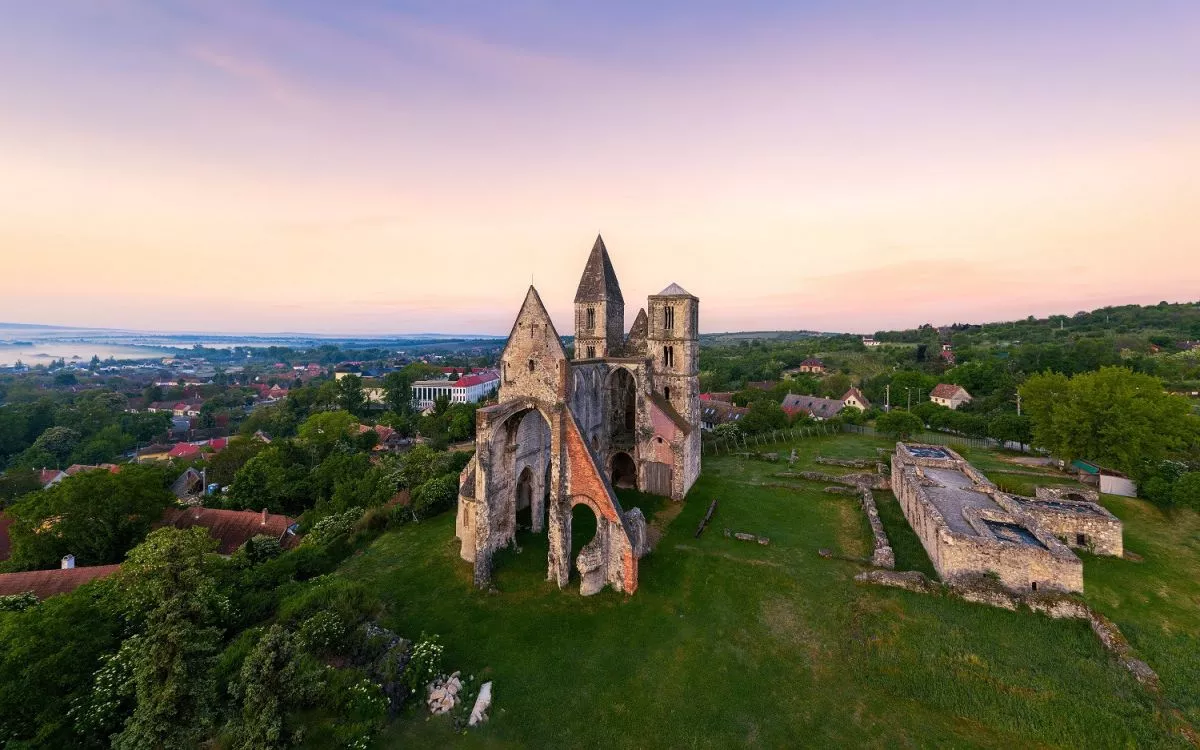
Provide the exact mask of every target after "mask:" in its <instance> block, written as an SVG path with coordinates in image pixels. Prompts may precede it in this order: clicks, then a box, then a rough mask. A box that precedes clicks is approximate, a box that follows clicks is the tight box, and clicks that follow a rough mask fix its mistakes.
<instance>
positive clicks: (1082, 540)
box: [1075, 534, 1088, 547]
mask: <svg viewBox="0 0 1200 750" xmlns="http://www.w3.org/2000/svg"><path fill="white" fill-rule="evenodd" d="M1087 541H1088V538H1087V534H1076V535H1075V543H1076V544H1078V545H1079V546H1080V547H1086V546H1087Z"/></svg>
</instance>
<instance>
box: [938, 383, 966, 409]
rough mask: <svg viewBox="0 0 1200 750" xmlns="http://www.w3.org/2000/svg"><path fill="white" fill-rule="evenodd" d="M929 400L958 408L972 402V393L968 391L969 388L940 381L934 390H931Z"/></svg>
mask: <svg viewBox="0 0 1200 750" xmlns="http://www.w3.org/2000/svg"><path fill="white" fill-rule="evenodd" d="M929 400H930V401H932V402H933V403H935V404H941V405H942V406H945V407H947V408H950V409H957V408H958V407H960V406H962V405H963V404H967V403H970V402H971V394H970V393H967V389H966V388H963V387H962V386H961V385H954V384H953V383H938V384H937V386H935V387H934V389H933V390H932V391H930V392H929Z"/></svg>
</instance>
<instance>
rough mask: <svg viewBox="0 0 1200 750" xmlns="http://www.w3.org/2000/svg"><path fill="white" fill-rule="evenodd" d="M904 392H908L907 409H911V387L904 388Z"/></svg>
mask: <svg viewBox="0 0 1200 750" xmlns="http://www.w3.org/2000/svg"><path fill="white" fill-rule="evenodd" d="M904 392H905V393H907V394H908V410H909V411H912V388H907V387H906V388H905V389H904Z"/></svg>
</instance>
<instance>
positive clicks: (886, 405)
mask: <svg viewBox="0 0 1200 750" xmlns="http://www.w3.org/2000/svg"><path fill="white" fill-rule="evenodd" d="M883 393H884V397H883V411H884V412H885V413H886V412H889V411H891V410H892V384H891V383H888V384H887V385H885V386H884V387H883Z"/></svg>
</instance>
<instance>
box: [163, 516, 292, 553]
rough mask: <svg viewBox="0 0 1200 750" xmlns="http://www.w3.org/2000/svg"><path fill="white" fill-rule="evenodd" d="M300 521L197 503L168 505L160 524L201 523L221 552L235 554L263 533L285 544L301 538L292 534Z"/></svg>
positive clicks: (179, 526) (188, 525)
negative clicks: (295, 525)
mask: <svg viewBox="0 0 1200 750" xmlns="http://www.w3.org/2000/svg"><path fill="white" fill-rule="evenodd" d="M294 523H296V521H295V520H294V519H291V518H288V517H287V516H279V515H275V514H272V513H267V514H266V515H265V517H264V515H263V513H262V512H256V511H252V510H219V509H216V508H204V507H201V506H199V505H194V506H191V507H189V508H167V509H166V510H165V511H163V515H162V518H161V519H160V520H159V522H158V524H156V525H157V526H174V527H175V528H177V529H190V528H192V527H193V526H200V527H203V528H206V529H208V533H209V534H210V535H211V536H212V537H213V538H214V539H216V540H217V543H218V544H217V552H219V553H220V554H222V555H232V554H233V553H234V552H235V551H237V548H238V547H241V546H242V545H243V544H245V543H246V542H248V541H249V540H250V539H252V538H254V537H255V536H258V535H259V534H262V535H264V536H269V537H272V538H274V539H278V540H279V541H280V543H281V544H282V545H283V546H284V548H285V549H286V548H289V547H291V546H293V545H294V544H296V543H297V542H298V541H299V537H298V536H296V535H294V534H288V533H287V530H288V527H289V526H291V525H292V524H294Z"/></svg>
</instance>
